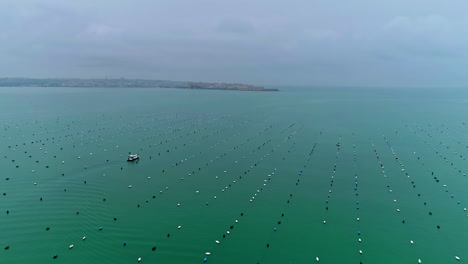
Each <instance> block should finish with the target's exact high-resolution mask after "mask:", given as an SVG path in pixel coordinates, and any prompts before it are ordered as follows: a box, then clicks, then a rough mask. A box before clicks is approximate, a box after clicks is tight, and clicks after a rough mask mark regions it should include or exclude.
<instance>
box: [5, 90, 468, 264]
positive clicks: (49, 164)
mask: <svg viewBox="0 0 468 264" xmlns="http://www.w3.org/2000/svg"><path fill="white" fill-rule="evenodd" d="M467 113H468V91H464V90H446V89H440V90H434V89H359V88H349V89H344V88H343V89H337V88H334V89H297V88H296V89H294V88H287V87H285V88H282V89H281V92H277V93H266V92H265V93H263V92H232V91H206V90H178V89H118V88H115V89H110V88H106V89H86V88H0V152H1V153H0V154H1V156H0V176H1V177H0V246H1V248H0V263H112V264H114V263H138V258H141V263H203V262H204V261H206V262H207V263H223V264H231V263H232V264H238V263H252V264H255V263H262V264H263V263H267V264H268V263H270V264H276V263H277V264H284V263H314V262H316V261H317V258H318V259H319V262H320V263H360V262H362V263H418V260H421V263H458V260H457V259H456V256H458V257H460V258H461V262H465V261H467V260H468V211H466V208H467V207H468V177H467V176H465V174H466V173H468V162H467V161H466V157H467V156H468V120H467V119H468V117H467ZM129 153H138V154H139V155H140V157H141V158H140V160H139V161H138V162H127V161H126V159H127V156H128V154H129ZM83 237H86V239H83ZM71 245H73V247H72V248H70V247H71ZM54 256H56V258H54Z"/></svg>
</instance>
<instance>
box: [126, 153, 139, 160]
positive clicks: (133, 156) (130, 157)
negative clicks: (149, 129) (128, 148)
mask: <svg viewBox="0 0 468 264" xmlns="http://www.w3.org/2000/svg"><path fill="white" fill-rule="evenodd" d="M139 158H140V156H138V154H131V155H128V159H127V161H134V160H137V159H139Z"/></svg>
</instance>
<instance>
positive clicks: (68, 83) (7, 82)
mask: <svg viewBox="0 0 468 264" xmlns="http://www.w3.org/2000/svg"><path fill="white" fill-rule="evenodd" d="M0 87H89V88H93V87H96V88H97V87H100V88H111V87H121V88H179V89H203V90H231V91H263V92H277V91H278V89H268V88H264V87H262V86H254V85H250V84H240V83H211V82H186V81H169V80H144V79H125V78H120V79H78V78H50V79H36V78H0Z"/></svg>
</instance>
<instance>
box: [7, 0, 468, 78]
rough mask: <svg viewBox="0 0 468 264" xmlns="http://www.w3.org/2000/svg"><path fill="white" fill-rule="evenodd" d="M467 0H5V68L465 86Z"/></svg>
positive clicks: (32, 72)
mask: <svg viewBox="0 0 468 264" xmlns="http://www.w3.org/2000/svg"><path fill="white" fill-rule="evenodd" d="M467 13H468V1H467V0H450V1H448V0H447V1H443V0H304V1H296V0H287V1H286V0H285V1H280V0H235V1H234V0H225V1H223V0H152V1H149V0H148V1H144V0H128V1H118V0H109V1H105V0H92V1H85V0H79V1H72V0H70V1H68V0H56V1H52V0H37V1H28V0H14V1H10V0H7V1H5V0H1V1H0V77H80V78H105V77H109V78H119V77H126V78H147V79H168V80H192V81H215V82H221V81H225V82H243V83H251V84H259V85H272V84H273V85H274V84H277V85H311V86H319V85H349V86H363V85H365V86H426V87H427V86H440V87H446V86H461V87H468V34H467V33H468V15H467Z"/></svg>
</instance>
